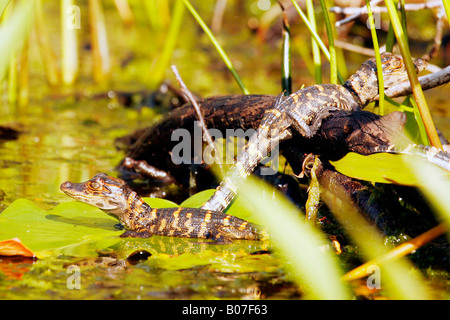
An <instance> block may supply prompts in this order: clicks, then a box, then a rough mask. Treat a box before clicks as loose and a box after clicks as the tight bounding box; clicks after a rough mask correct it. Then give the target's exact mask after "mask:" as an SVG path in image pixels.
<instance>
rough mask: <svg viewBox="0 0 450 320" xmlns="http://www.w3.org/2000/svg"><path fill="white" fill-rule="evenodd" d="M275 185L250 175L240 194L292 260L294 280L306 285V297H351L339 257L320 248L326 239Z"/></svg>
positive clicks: (283, 253)
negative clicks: (269, 185)
mask: <svg viewBox="0 0 450 320" xmlns="http://www.w3.org/2000/svg"><path fill="white" fill-rule="evenodd" d="M272 189H273V188H272V187H266V186H262V183H261V182H260V181H257V180H256V179H255V178H253V177H249V179H248V181H247V182H246V183H245V184H244V185H243V186H242V189H241V196H242V197H243V198H245V200H246V201H245V203H246V205H247V206H248V209H249V210H252V211H253V212H255V218H256V219H257V220H259V221H260V224H261V225H263V226H267V229H268V232H269V234H270V236H271V239H272V241H273V243H274V245H275V246H276V248H278V250H279V252H280V253H281V255H282V256H284V257H285V258H286V260H287V261H289V263H288V264H287V265H289V266H290V267H291V268H290V269H291V271H292V273H293V275H294V278H295V280H296V281H297V282H298V283H299V284H301V285H302V287H304V288H305V289H306V290H305V291H306V294H307V298H313V299H348V298H349V297H350V295H349V292H348V288H347V287H346V286H345V285H344V284H343V283H342V282H341V281H340V274H341V270H340V268H339V266H338V263H337V261H336V260H335V258H334V256H333V255H332V254H331V253H330V252H327V251H324V252H321V251H320V249H319V248H320V247H322V246H323V245H324V244H325V243H326V242H325V240H324V237H323V234H321V233H320V232H319V231H318V230H317V229H315V228H314V227H313V226H312V225H311V224H308V223H306V222H305V218H304V216H303V215H302V214H301V213H300V212H299V211H298V210H297V209H296V208H294V206H293V205H292V204H290V203H289V202H288V201H287V200H286V199H285V198H284V197H283V196H282V195H281V194H280V193H278V192H276V191H275V192H273V190H272ZM261 194H274V198H275V199H276V201H273V200H274V198H272V197H268V198H262V199H261ZM275 213H276V214H275Z"/></svg>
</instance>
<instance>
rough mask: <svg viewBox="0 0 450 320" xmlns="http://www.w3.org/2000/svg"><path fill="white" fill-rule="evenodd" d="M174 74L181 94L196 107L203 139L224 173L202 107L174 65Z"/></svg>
mask: <svg viewBox="0 0 450 320" xmlns="http://www.w3.org/2000/svg"><path fill="white" fill-rule="evenodd" d="M172 72H173V74H174V75H175V78H176V79H177V82H178V84H179V86H180V90H181V92H182V93H183V94H184V95H185V96H186V98H187V99H188V100H189V102H190V103H191V105H192V106H193V107H194V109H195V112H196V113H197V117H198V120H199V122H200V126H201V127H202V130H203V138H204V139H205V140H206V142H207V143H208V145H209V147H210V148H211V149H212V150H214V158H215V161H216V164H218V165H219V168H220V170H221V171H223V170H222V162H221V161H219V153H218V151H217V148H216V145H215V144H214V141H213V140H212V137H211V135H210V134H209V131H208V128H207V127H206V124H205V120H204V119H203V115H202V112H201V110H200V107H199V105H198V103H197V101H196V100H195V97H194V95H193V94H192V92H191V91H189V89H188V88H187V86H186V85H185V84H184V82H183V79H181V76H180V74H179V72H178V69H177V67H176V66H174V65H172Z"/></svg>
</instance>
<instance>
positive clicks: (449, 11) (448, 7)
mask: <svg viewBox="0 0 450 320" xmlns="http://www.w3.org/2000/svg"><path fill="white" fill-rule="evenodd" d="M442 2H443V3H444V9H445V14H446V15H447V21H448V24H449V25H450V1H446V0H442Z"/></svg>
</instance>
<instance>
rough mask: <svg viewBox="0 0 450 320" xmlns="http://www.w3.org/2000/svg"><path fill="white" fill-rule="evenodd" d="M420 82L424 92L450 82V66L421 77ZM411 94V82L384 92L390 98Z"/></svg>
mask: <svg viewBox="0 0 450 320" xmlns="http://www.w3.org/2000/svg"><path fill="white" fill-rule="evenodd" d="M419 82H420V85H421V86H422V89H423V90H428V89H431V88H434V87H437V86H440V85H443V84H445V83H447V82H450V66H447V67H446V68H444V69H442V70H439V71H437V72H434V73H430V74H427V75H426V76H423V77H419ZM411 93H412V89H411V85H410V84H409V81H405V82H402V83H399V84H397V85H395V86H393V87H391V88H389V89H386V90H385V91H384V94H385V95H387V96H388V97H390V98H396V97H401V96H406V95H408V94H411ZM374 100H378V96H377V97H375V98H374V99H373V100H372V101H374Z"/></svg>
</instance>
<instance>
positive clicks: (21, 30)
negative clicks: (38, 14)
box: [0, 1, 35, 79]
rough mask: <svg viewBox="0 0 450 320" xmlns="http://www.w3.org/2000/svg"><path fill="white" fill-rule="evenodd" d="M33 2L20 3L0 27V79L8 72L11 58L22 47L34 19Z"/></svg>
mask: <svg viewBox="0 0 450 320" xmlns="http://www.w3.org/2000/svg"><path fill="white" fill-rule="evenodd" d="M34 8H35V2H34V1H21V2H19V3H18V5H17V6H16V7H15V8H14V11H13V12H12V14H11V15H10V16H9V18H8V19H7V20H6V21H4V22H3V24H2V26H1V27H0V43H1V44H2V45H1V46H0V79H3V77H4V76H5V72H6V71H7V70H8V65H9V61H10V59H11V56H12V55H13V54H14V53H15V52H16V50H17V49H19V48H20V47H21V46H23V44H24V42H25V40H26V38H27V36H28V31H29V29H30V26H31V22H32V21H33V17H34Z"/></svg>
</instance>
